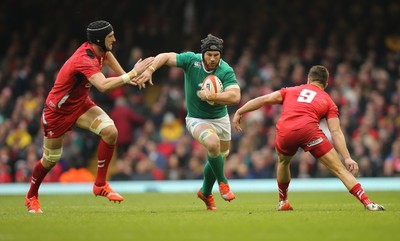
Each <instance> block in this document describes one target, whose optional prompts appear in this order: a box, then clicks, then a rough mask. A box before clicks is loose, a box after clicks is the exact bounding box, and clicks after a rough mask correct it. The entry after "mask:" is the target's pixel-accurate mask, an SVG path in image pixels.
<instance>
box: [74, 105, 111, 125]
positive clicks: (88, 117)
mask: <svg viewBox="0 0 400 241" xmlns="http://www.w3.org/2000/svg"><path fill="white" fill-rule="evenodd" d="M103 114H106V113H105V112H104V111H103V110H102V109H101V108H100V107H98V106H94V107H92V108H90V109H89V110H87V111H86V112H85V113H83V114H82V115H81V116H80V117H79V118H78V120H77V121H76V126H78V127H80V128H82V129H86V130H89V128H90V126H91V125H92V124H93V121H94V120H95V119H96V118H97V117H98V116H100V115H103Z"/></svg>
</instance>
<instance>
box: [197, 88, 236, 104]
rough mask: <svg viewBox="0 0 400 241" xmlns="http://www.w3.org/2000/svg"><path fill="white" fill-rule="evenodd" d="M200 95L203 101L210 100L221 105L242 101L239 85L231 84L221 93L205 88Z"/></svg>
mask: <svg viewBox="0 0 400 241" xmlns="http://www.w3.org/2000/svg"><path fill="white" fill-rule="evenodd" d="M199 95H200V98H201V100H203V101H206V100H208V101H212V102H215V103H216V104H220V105H235V104H238V103H239V102H240V87H239V85H231V86H228V88H227V89H225V90H224V91H223V92H220V93H211V92H210V91H209V90H208V89H206V88H204V89H202V90H201V91H200V92H199Z"/></svg>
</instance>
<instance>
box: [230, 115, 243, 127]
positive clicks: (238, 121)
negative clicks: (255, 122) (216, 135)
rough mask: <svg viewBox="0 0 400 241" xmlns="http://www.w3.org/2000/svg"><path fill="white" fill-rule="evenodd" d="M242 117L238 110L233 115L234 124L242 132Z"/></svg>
mask: <svg viewBox="0 0 400 241" xmlns="http://www.w3.org/2000/svg"><path fill="white" fill-rule="evenodd" d="M241 119H242V115H240V114H239V113H238V112H237V111H236V113H235V115H234V116H233V119H232V125H233V127H234V128H235V129H236V130H237V131H238V132H242V131H243V129H242V128H241V127H240V120H241Z"/></svg>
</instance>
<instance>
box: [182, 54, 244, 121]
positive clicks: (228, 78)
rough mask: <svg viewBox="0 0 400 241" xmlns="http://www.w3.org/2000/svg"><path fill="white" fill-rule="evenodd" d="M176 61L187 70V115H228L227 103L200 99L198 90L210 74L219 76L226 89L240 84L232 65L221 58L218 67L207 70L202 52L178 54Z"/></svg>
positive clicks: (197, 116) (199, 116) (212, 116)
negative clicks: (213, 102)
mask: <svg viewBox="0 0 400 241" xmlns="http://www.w3.org/2000/svg"><path fill="white" fill-rule="evenodd" d="M176 63H177V66H178V67H180V68H182V69H183V70H184V72H185V97H186V98H185V99H186V106H187V116H188V117H195V118H200V119H218V118H221V117H224V116H225V115H227V114H228V109H227V106H226V105H218V104H215V105H210V104H208V103H207V102H206V101H202V100H201V99H200V97H199V95H198V91H200V90H201V85H202V83H203V80H204V79H205V78H206V77H207V76H208V75H210V74H213V75H215V76H217V77H218V78H219V79H220V80H221V81H222V84H223V86H224V90H225V89H227V88H231V87H233V86H238V83H237V80H236V76H235V73H234V72H233V69H232V67H231V66H229V64H228V63H226V62H225V61H223V60H222V59H221V61H220V63H219V66H218V67H217V69H215V70H213V71H206V70H205V69H204V67H203V62H202V57H201V54H200V53H199V54H195V53H193V52H184V53H181V54H177V55H176Z"/></svg>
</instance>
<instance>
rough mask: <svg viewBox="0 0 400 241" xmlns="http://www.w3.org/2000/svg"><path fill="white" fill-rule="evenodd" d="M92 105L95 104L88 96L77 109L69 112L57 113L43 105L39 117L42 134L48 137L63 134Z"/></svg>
mask: <svg viewBox="0 0 400 241" xmlns="http://www.w3.org/2000/svg"><path fill="white" fill-rule="evenodd" d="M94 106H96V104H95V103H94V102H93V101H92V100H91V99H90V98H89V97H88V98H86V100H85V102H84V103H83V104H82V105H81V106H80V107H79V108H78V109H77V110H75V111H73V112H71V113H69V114H64V113H57V112H55V111H53V110H51V109H50V108H47V107H45V108H44V110H43V113H42V119H41V124H42V130H43V135H44V136H46V137H48V138H57V137H60V136H62V135H64V134H65V133H66V132H67V131H69V130H71V129H72V127H73V126H74V125H75V123H76V120H77V119H78V118H79V117H80V116H81V115H83V114H84V113H85V112H86V111H88V110H89V109H90V108H92V107H94Z"/></svg>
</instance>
